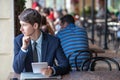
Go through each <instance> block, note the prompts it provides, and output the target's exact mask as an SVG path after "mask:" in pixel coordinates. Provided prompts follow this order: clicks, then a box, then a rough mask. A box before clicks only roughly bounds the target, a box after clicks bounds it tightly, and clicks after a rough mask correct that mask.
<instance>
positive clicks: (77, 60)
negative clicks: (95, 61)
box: [68, 50, 93, 71]
mask: <svg viewBox="0 0 120 80" xmlns="http://www.w3.org/2000/svg"><path fill="white" fill-rule="evenodd" d="M92 55H93V54H92V52H91V51H90V50H78V51H75V52H74V53H71V54H69V56H68V59H69V63H70V65H71V70H76V71H80V67H81V64H82V63H83V61H85V60H87V59H89V58H91V57H92Z"/></svg>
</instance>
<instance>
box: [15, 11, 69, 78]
mask: <svg viewBox="0 0 120 80" xmlns="http://www.w3.org/2000/svg"><path fill="white" fill-rule="evenodd" d="M19 20H20V24H21V27H20V31H21V32H22V34H20V35H18V36H17V37H16V38H15V39H14V61H13V69H14V71H15V72H16V73H19V74H20V73H21V72H32V67H31V63H32V62H34V53H33V43H34V42H36V43H37V45H36V50H37V57H36V59H37V62H47V63H48V68H46V69H43V70H41V71H40V72H41V73H42V74H44V75H47V76H51V75H64V74H66V73H68V72H69V70H70V67H69V62H68V60H67V58H66V57H65V54H64V52H63V49H62V47H61V45H60V41H59V39H58V38H56V37H54V36H51V35H49V34H46V33H44V32H42V31H41V30H40V26H41V15H40V14H39V13H38V12H37V11H36V10H34V9H26V10H24V11H23V12H22V13H21V14H20V15H19ZM55 59H56V60H57V65H55V64H54V61H55Z"/></svg>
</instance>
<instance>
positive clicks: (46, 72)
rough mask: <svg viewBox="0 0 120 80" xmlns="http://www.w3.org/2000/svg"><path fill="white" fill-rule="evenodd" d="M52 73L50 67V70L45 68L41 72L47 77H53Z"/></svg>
mask: <svg viewBox="0 0 120 80" xmlns="http://www.w3.org/2000/svg"><path fill="white" fill-rule="evenodd" d="M52 72H53V70H52V68H51V67H50V66H48V68H44V69H42V70H41V71H40V73H41V74H43V75H45V76H51V75H52Z"/></svg>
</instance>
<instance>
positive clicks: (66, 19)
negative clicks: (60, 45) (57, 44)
mask: <svg viewBox="0 0 120 80" xmlns="http://www.w3.org/2000/svg"><path fill="white" fill-rule="evenodd" d="M60 20H61V22H62V23H63V24H64V23H65V22H67V23H68V24H70V23H73V24H74V23H75V20H74V18H73V16H72V15H70V14H67V15H65V16H63V17H61V18H60Z"/></svg>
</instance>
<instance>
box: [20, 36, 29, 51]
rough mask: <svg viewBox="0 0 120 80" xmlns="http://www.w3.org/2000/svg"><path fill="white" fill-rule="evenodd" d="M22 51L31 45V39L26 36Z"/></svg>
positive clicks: (23, 39)
mask: <svg viewBox="0 0 120 80" xmlns="http://www.w3.org/2000/svg"><path fill="white" fill-rule="evenodd" d="M22 43H23V44H22V49H25V50H26V49H27V47H28V45H29V43H30V37H29V36H24V37H23V38H22Z"/></svg>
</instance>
